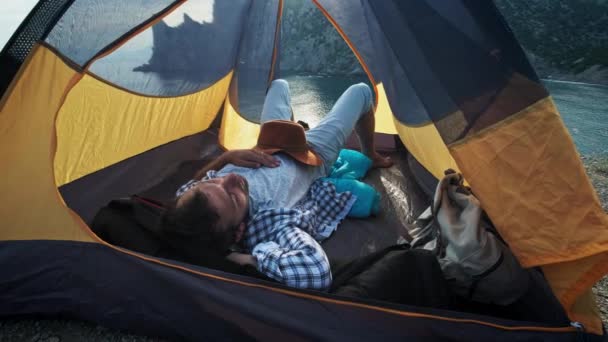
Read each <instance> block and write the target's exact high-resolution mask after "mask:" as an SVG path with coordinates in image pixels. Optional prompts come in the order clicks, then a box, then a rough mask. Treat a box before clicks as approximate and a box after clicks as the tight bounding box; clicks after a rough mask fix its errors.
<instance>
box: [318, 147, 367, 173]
mask: <svg viewBox="0 0 608 342" xmlns="http://www.w3.org/2000/svg"><path fill="white" fill-rule="evenodd" d="M371 167H372V160H371V159H369V158H367V156H366V155H365V154H363V153H361V152H358V151H355V150H347V149H342V150H340V154H339V155H338V160H336V162H335V163H334V166H333V167H332V169H331V173H330V175H329V178H347V179H361V178H363V177H365V175H366V174H367V171H369V169H370V168H371Z"/></svg>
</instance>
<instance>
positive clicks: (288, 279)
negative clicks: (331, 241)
mask: <svg viewBox="0 0 608 342" xmlns="http://www.w3.org/2000/svg"><path fill="white" fill-rule="evenodd" d="M252 254H253V257H254V258H255V260H256V261H257V263H256V264H257V269H258V271H260V272H261V273H263V274H265V275H266V276H268V277H270V278H272V279H274V280H277V281H279V282H281V283H283V284H285V285H287V286H291V287H295V288H302V289H315V290H321V291H326V290H328V289H329V288H330V286H331V280H332V276H331V269H330V265H329V260H328V259H327V255H325V251H323V248H321V245H319V243H318V242H317V241H315V239H313V238H312V237H311V236H310V235H309V234H307V233H306V232H304V231H303V230H301V229H299V228H295V227H289V228H286V229H283V230H282V231H281V232H280V233H279V236H277V241H276V242H275V241H269V242H263V243H260V244H258V245H257V246H255V248H254V249H253V251H252Z"/></svg>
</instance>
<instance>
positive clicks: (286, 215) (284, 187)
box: [161, 80, 392, 290]
mask: <svg viewBox="0 0 608 342" xmlns="http://www.w3.org/2000/svg"><path fill="white" fill-rule="evenodd" d="M372 102H373V99H372V92H371V90H370V88H369V87H368V86H367V85H365V84H363V83H361V84H356V85H353V86H351V87H350V88H348V89H347V90H346V91H345V92H344V94H342V96H341V97H340V98H339V99H338V101H337V102H336V104H335V105H334V107H333V108H332V110H331V111H330V112H329V114H327V116H326V117H325V118H324V119H323V121H322V122H321V123H319V125H318V126H317V127H315V128H313V129H311V130H309V131H306V132H305V133H304V130H303V128H301V127H300V126H297V124H295V123H293V124H292V123H290V122H286V121H288V120H289V119H290V118H291V114H292V112H291V104H290V94H289V85H288V83H287V82H286V81H284V80H275V81H274V82H272V85H271V87H270V89H269V91H268V94H267V96H266V99H265V101H264V107H263V110H262V116H261V122H262V128H261V133H260V139H259V140H258V145H257V146H256V148H254V149H251V150H234V151H228V152H225V153H224V154H223V155H221V156H220V157H219V158H218V159H216V160H215V161H214V162H212V163H210V164H209V165H207V166H205V167H204V168H203V169H201V170H200V171H199V172H198V173H197V175H196V176H195V177H194V179H193V180H191V181H190V182H188V183H186V184H184V185H183V186H182V187H181V188H180V189H179V190H178V191H177V196H176V199H175V201H174V203H173V204H172V205H171V207H170V208H169V209H168V210H167V211H166V212H165V214H164V215H163V218H162V228H161V229H162V232H163V236H165V238H167V239H169V240H174V241H169V242H173V243H172V245H179V242H180V241H182V242H183V241H187V243H185V244H182V245H183V246H184V248H192V249H207V250H209V251H211V250H213V251H217V252H218V253H223V252H225V251H227V250H228V249H229V247H230V246H232V245H233V244H235V243H238V244H239V245H241V246H242V247H243V248H244V251H245V253H237V252H232V253H230V254H229V255H228V256H227V258H228V259H230V260H231V261H233V262H236V263H237V264H240V265H253V266H254V267H256V268H257V270H258V271H259V272H261V273H263V274H264V275H266V276H268V277H269V278H272V279H274V280H277V281H279V282H281V283H283V284H286V285H288V286H292V287H296V288H307V289H317V290H328V289H329V288H330V286H331V282H332V275H331V270H330V265H329V261H328V259H327V256H326V255H325V252H324V251H323V249H322V248H321V246H320V245H319V242H320V241H322V240H324V239H326V238H327V237H329V236H330V235H331V233H332V232H333V231H334V230H335V229H336V227H337V226H338V224H339V223H340V221H341V220H342V219H343V218H344V217H345V216H346V215H347V213H348V212H349V209H350V207H351V206H352V205H353V202H354V200H355V198H354V196H352V195H351V194H350V193H348V192H345V193H337V192H336V190H335V188H334V186H333V185H332V184H330V183H327V182H324V181H322V180H320V179H319V178H321V177H325V176H327V175H328V174H329V172H330V170H331V167H332V165H333V163H334V162H335V161H336V159H337V157H338V153H339V151H340V150H341V149H342V148H343V147H344V144H345V142H346V139H347V138H348V137H349V135H350V134H351V132H352V131H353V129H354V130H355V132H356V133H357V136H358V137H359V141H360V143H361V147H362V152H363V153H364V154H365V155H366V156H368V157H369V158H370V159H371V160H372V167H389V166H391V165H392V161H391V160H390V159H389V158H386V157H382V156H380V155H379V154H378V153H377V152H376V150H375V146H374V126H375V122H374V116H373V106H372ZM276 120H283V121H282V122H277V121H276ZM304 134H305V140H306V142H307V144H308V146H307V145H306V144H304V145H303V146H289V145H290V143H292V142H293V141H295V140H298V139H297V135H304ZM301 138H302V139H301V140H304V137H301ZM294 139H295V140H294ZM277 144H278V145H280V146H279V147H277Z"/></svg>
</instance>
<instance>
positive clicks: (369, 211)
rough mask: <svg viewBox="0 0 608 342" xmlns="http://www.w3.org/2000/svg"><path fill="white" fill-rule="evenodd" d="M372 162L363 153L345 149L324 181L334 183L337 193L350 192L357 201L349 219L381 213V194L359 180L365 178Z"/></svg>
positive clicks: (349, 214)
mask: <svg viewBox="0 0 608 342" xmlns="http://www.w3.org/2000/svg"><path fill="white" fill-rule="evenodd" d="M371 167H372V161H371V159H369V158H368V157H367V156H365V155H364V154H363V153H360V152H357V151H354V150H347V149H343V150H340V154H339V156H338V160H336V162H335V163H334V165H333V167H332V170H331V174H330V175H329V177H325V178H324V179H323V180H325V181H328V182H331V183H333V184H334V185H335V186H336V191H337V192H345V191H350V192H351V193H352V194H353V195H355V196H356V198H357V200H356V201H355V203H354V204H353V206H352V207H351V209H350V212H349V213H348V215H347V216H348V217H356V218H363V217H369V216H370V215H377V214H378V213H379V212H380V193H378V192H377V191H376V189H374V188H373V187H371V186H370V185H369V184H365V183H363V182H361V181H359V179H361V178H363V177H365V174H367V171H369V169H370V168H371Z"/></svg>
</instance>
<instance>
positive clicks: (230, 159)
mask: <svg viewBox="0 0 608 342" xmlns="http://www.w3.org/2000/svg"><path fill="white" fill-rule="evenodd" d="M221 158H223V159H224V160H223V161H224V163H225V164H233V165H236V166H242V167H248V168H252V169H257V168H259V167H262V166H266V167H277V166H279V165H281V163H280V161H279V160H278V159H277V158H275V157H273V156H272V155H270V154H267V153H264V152H262V151H257V150H253V149H249V150H232V151H227V152H224V154H223V155H222V156H221Z"/></svg>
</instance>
